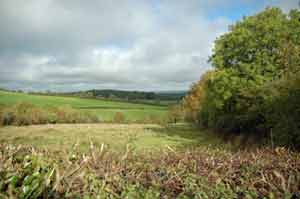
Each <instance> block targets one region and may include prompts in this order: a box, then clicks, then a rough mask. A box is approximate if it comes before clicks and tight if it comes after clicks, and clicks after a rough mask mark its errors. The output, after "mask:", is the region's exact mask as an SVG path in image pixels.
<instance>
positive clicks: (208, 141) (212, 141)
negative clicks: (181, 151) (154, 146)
mask: <svg viewBox="0 0 300 199" xmlns="http://www.w3.org/2000/svg"><path fill="white" fill-rule="evenodd" d="M147 130H150V131H151V132H154V133H157V135H156V136H159V137H160V136H163V137H164V138H165V139H169V140H175V141H177V142H181V146H182V147H192V148H193V147H197V146H207V147H218V148H220V147H224V146H225V143H224V141H223V140H222V139H221V138H220V137H218V136H217V135H216V134H214V133H212V132H210V131H208V130H201V129H199V128H198V127H196V126H194V125H192V124H185V123H182V124H169V125H167V126H165V127H147Z"/></svg>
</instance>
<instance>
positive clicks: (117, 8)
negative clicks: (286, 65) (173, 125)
mask: <svg viewBox="0 0 300 199" xmlns="http://www.w3.org/2000/svg"><path fill="white" fill-rule="evenodd" d="M266 6H279V7H281V8H282V9H284V10H285V11H287V10H289V9H290V8H297V7H298V1H297V0H210V1H207V0H161V1H159V0H87V1H82V0H26V1H24V0H1V1H0V26H1V28H0V87H2V88H9V89H23V90H36V91H37V90H42V91H44V90H52V91H74V90H87V89H92V88H96V89H107V88H110V89H125V90H148V91H150V90H151V91H159V90H184V89H187V88H188V87H189V86H190V84H191V83H192V82H194V81H196V80H197V79H199V77H200V76H201V74H203V72H205V71H206V70H208V69H209V68H210V65H209V64H208V63H207V59H208V56H209V55H210V53H211V49H212V46H213V41H214V39H215V38H216V37H217V36H218V35H220V34H222V33H224V32H226V30H227V27H228V25H229V24H232V23H234V21H236V20H239V19H241V18H242V17H243V16H247V15H251V14H254V13H256V12H258V11H260V10H262V9H264V8H265V7H266Z"/></svg>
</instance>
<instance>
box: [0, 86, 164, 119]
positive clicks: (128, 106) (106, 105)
mask: <svg viewBox="0 0 300 199" xmlns="http://www.w3.org/2000/svg"><path fill="white" fill-rule="evenodd" d="M22 102H25V103H31V104H34V105H36V106H39V107H60V106H66V105H68V106H71V107H72V108H74V109H83V110H85V111H89V112H92V113H95V114H97V115H98V117H99V118H100V120H102V121H112V120H113V118H114V115H115V113H116V112H122V113H123V114H124V116H125V120H126V121H127V122H135V121H137V122H139V121H143V120H149V119H151V118H157V119H160V120H164V119H166V115H167V107H164V106H155V105H145V104H134V103H126V102H115V101H108V100H96V99H81V98H74V97H58V96H38V95H29V94H24V93H13V92H6V91H0V105H2V106H8V105H15V104H17V103H22Z"/></svg>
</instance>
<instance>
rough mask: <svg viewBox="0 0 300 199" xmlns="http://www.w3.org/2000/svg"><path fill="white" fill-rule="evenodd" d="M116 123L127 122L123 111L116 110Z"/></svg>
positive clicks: (114, 120)
mask: <svg viewBox="0 0 300 199" xmlns="http://www.w3.org/2000/svg"><path fill="white" fill-rule="evenodd" d="M113 122H114V123H124V122H125V116H124V114H123V113H122V112H116V113H115V116H114V119H113Z"/></svg>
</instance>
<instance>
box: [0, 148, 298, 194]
mask: <svg viewBox="0 0 300 199" xmlns="http://www.w3.org/2000/svg"><path fill="white" fill-rule="evenodd" d="M299 190H300V157H299V154H296V153H293V152H290V151H288V150H286V149H283V148H278V149H276V150H269V149H261V150H255V151H253V152H247V151H240V152H235V153H231V152H226V151H223V150H210V149H205V148H199V149H197V150H186V151H175V150H173V149H172V150H171V149H166V150H161V152H160V153H159V155H158V154H157V153H155V154H151V153H146V154H140V153H139V154H136V153H134V152H133V151H132V150H131V149H130V148H127V150H124V151H123V152H118V153H113V152H111V151H109V150H108V149H106V148H105V147H104V146H103V145H102V146H101V147H99V148H98V147H95V146H93V145H91V147H90V150H89V151H88V152H87V153H82V152H81V151H80V150H78V149H77V148H76V147H74V148H73V149H72V150H68V151H59V152H53V151H48V150H40V149H35V148H33V147H23V146H13V145H7V144H2V145H0V197H1V198H4V199H6V198H20V199H25V198H32V199H36V198H84V199H88V198H113V199H114V198H130V199H140V198H148V199H173V198H178V199H203V198H204V199H206V198H213V199H214V198H220V199H221V198H224V199H231V198H232V199H233V198H236V199H256V198H270V199H277V198H286V199H297V198H299V194H300V192H299Z"/></svg>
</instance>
